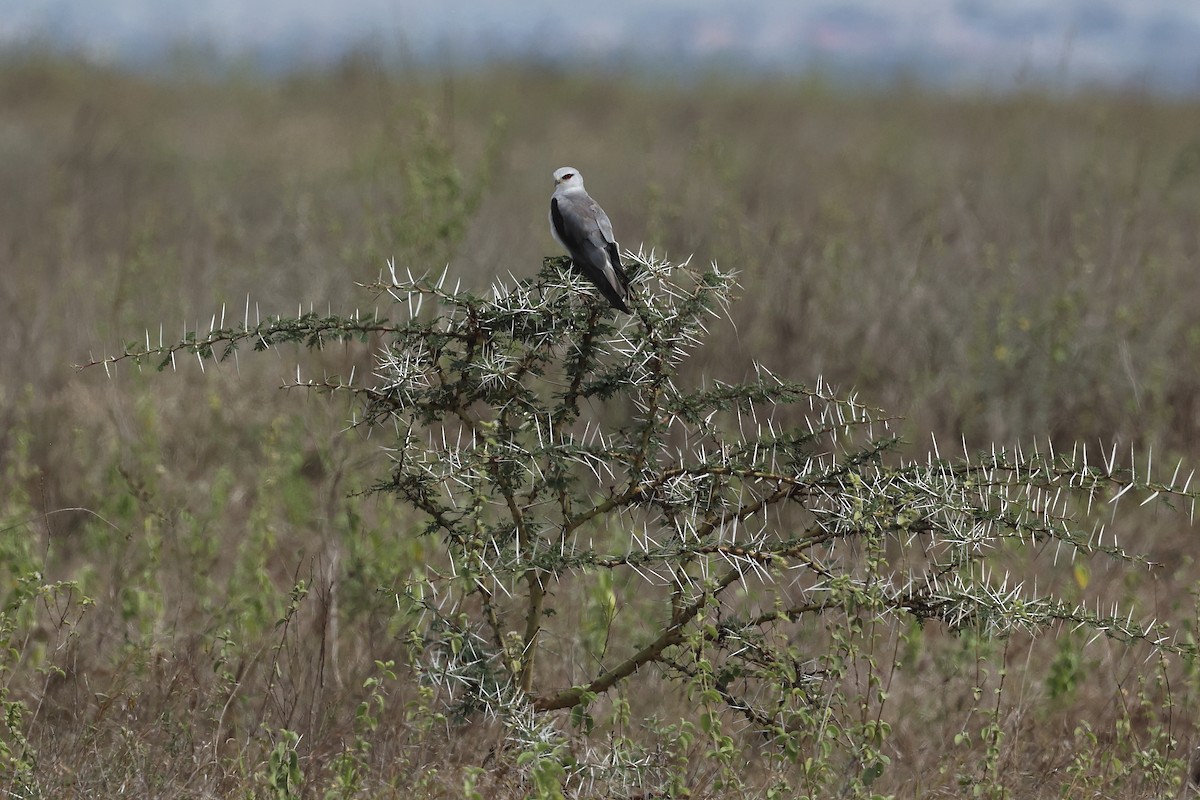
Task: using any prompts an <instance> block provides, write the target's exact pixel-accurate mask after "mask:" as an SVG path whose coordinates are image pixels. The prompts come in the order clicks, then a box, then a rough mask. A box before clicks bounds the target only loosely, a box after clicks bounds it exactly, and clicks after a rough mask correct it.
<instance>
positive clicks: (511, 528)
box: [98, 253, 1197, 796]
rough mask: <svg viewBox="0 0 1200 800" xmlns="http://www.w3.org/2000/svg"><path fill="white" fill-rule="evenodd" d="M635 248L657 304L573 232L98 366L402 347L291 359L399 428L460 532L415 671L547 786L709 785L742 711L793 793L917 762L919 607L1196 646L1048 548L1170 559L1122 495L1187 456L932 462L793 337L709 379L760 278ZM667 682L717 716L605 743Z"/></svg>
mask: <svg viewBox="0 0 1200 800" xmlns="http://www.w3.org/2000/svg"><path fill="white" fill-rule="evenodd" d="M626 257H627V261H628V264H629V266H630V268H631V274H632V279H633V286H634V287H635V289H636V291H635V301H634V304H633V305H634V314H633V315H631V316H624V315H615V314H614V312H612V311H611V310H609V309H608V308H607V307H606V306H605V304H604V303H603V302H601V301H599V300H598V299H597V298H596V297H595V296H594V294H593V292H592V290H591V288H590V287H589V286H588V285H587V284H586V283H585V282H583V281H582V280H580V279H579V278H578V277H577V276H575V275H574V273H572V272H571V271H570V270H568V269H567V268H566V265H567V262H566V260H565V259H546V261H545V263H544V264H543V269H542V270H541V272H540V273H539V274H538V276H537V277H536V278H533V279H528V280H517V279H515V278H512V279H510V280H508V281H506V282H505V281H500V282H497V283H496V284H495V285H494V286H493V288H492V290H491V292H490V293H489V294H488V295H487V296H477V295H474V294H471V293H468V292H464V291H460V290H459V289H458V288H457V287H451V286H450V279H449V278H448V276H447V275H446V274H445V273H443V274H442V275H441V277H440V278H434V277H431V276H425V277H413V276H412V275H411V274H400V273H399V272H398V271H397V270H396V268H395V267H394V266H390V267H389V270H388V271H387V272H386V273H385V274H384V275H383V276H382V277H381V280H380V281H379V282H378V283H377V284H375V285H374V286H373V287H370V288H371V290H372V291H373V292H374V293H375V294H376V295H377V298H378V299H379V300H380V301H381V303H382V304H384V305H385V307H387V308H389V309H390V313H389V314H387V315H383V314H372V315H360V314H354V315H350V316H338V315H332V314H330V315H320V314H316V313H309V314H300V315H297V316H295V317H286V318H285V317H274V318H270V319H267V320H265V321H263V320H256V321H252V320H250V319H249V317H248V316H247V317H246V318H244V319H243V320H242V321H241V323H240V324H233V325H228V326H227V325H226V324H225V321H224V319H221V320H219V321H218V320H217V319H216V318H214V320H213V324H212V326H211V329H210V330H209V331H208V332H203V331H200V332H194V333H190V334H188V335H186V336H185V337H184V338H183V339H182V340H181V341H178V342H174V343H164V342H160V343H159V344H158V345H157V346H155V345H152V343H151V342H149V341H146V342H144V343H134V344H131V345H130V346H129V347H128V348H127V349H126V350H125V352H124V353H122V354H120V355H118V356H115V357H112V358H109V359H106V360H104V361H103V362H98V363H103V364H104V365H105V367H106V368H108V369H112V368H114V367H115V366H116V365H117V364H118V363H120V362H122V361H125V360H127V359H132V360H135V361H137V362H139V363H140V362H147V361H151V360H152V361H153V362H154V363H156V364H157V365H158V366H159V367H160V368H163V367H166V366H168V365H170V364H172V363H174V361H175V359H176V356H177V355H179V354H182V353H190V354H193V355H194V356H197V357H199V359H200V360H201V363H204V361H206V360H210V359H215V360H225V359H229V358H233V357H235V356H236V354H237V352H238V350H239V348H240V347H244V346H247V345H249V346H252V347H253V348H254V349H257V350H262V349H265V348H270V347H274V346H277V345H280V344H283V343H287V342H296V343H300V344H302V345H304V346H306V347H309V348H320V347H322V346H324V345H326V344H328V343H330V342H333V341H344V340H349V339H361V340H363V341H373V342H375V341H377V342H380V343H381V344H380V347H379V350H378V358H377V362H376V367H375V372H374V374H373V375H372V376H361V375H346V376H331V375H322V376H320V377H309V376H305V375H303V374H301V373H300V372H297V375H296V379H295V382H294V385H295V386H296V387H305V388H309V389H312V390H314V391H319V392H330V393H334V394H339V393H340V394H346V395H349V396H350V397H351V398H352V400H353V408H354V414H353V419H352V424H353V425H355V426H358V427H360V428H363V429H367V430H370V431H372V432H373V435H376V436H381V437H382V440H383V442H384V449H385V451H386V453H387V456H388V459H387V462H386V463H387V468H386V470H381V471H380V472H381V474H380V476H379V479H378V481H377V482H376V484H375V486H374V488H373V490H372V491H374V492H378V493H386V494H389V495H394V496H396V497H397V498H399V499H400V500H401V501H402V502H403V504H404V505H405V506H407V507H409V508H410V509H411V510H412V511H413V517H412V519H411V521H410V520H398V527H397V531H396V535H397V536H409V535H422V536H426V537H430V538H431V539H433V540H435V541H436V542H437V547H436V548H435V550H434V552H436V554H437V555H436V558H434V559H432V560H430V561H429V562H428V563H426V564H425V565H423V567H422V568H421V569H419V570H418V571H416V572H415V573H414V574H411V575H404V576H396V582H395V585H394V586H392V587H391V591H393V592H394V594H395V597H396V601H397V603H398V605H399V608H400V609H401V611H402V612H404V613H405V614H407V615H408V617H407V618H408V620H409V623H408V626H407V630H408V638H407V641H408V644H409V646H410V648H409V653H410V655H411V667H412V668H413V669H414V670H415V671H416V673H417V674H418V675H419V676H420V678H421V680H422V681H423V682H424V683H425V684H426V686H427V687H428V688H429V689H430V691H431V692H433V697H434V698H435V701H436V703H437V704H438V705H439V707H440V708H441V709H443V711H444V712H445V713H447V714H453V715H456V717H457V718H459V719H469V718H473V717H476V716H478V715H485V716H491V717H496V718H498V719H500V720H501V721H502V722H503V724H504V725H505V726H506V730H507V731H508V734H507V737H506V742H507V744H506V746H505V747H504V748H500V750H499V751H497V752H499V754H500V755H499V756H497V752H493V754H492V755H491V756H489V758H493V757H500V758H504V757H506V756H505V755H504V754H505V753H507V754H508V755H510V756H514V754H515V760H514V761H513V763H516V764H518V765H520V767H521V769H520V770H518V771H517V775H518V777H516V778H512V780H514V781H517V784H516V785H517V786H518V787H519V788H520V790H521V791H527V792H531V793H534V794H537V795H540V796H554V795H556V794H561V793H562V792H564V791H568V792H573V793H583V794H595V793H607V794H610V795H611V796H616V795H617V794H618V793H620V792H629V791H631V790H632V788H633V787H639V788H640V789H643V790H647V791H653V792H665V793H669V794H673V795H678V794H682V793H684V792H685V791H686V790H687V786H686V782H687V776H686V774H685V771H683V770H681V769H680V768H679V763H678V761H677V757H678V754H679V752H682V751H687V750H689V748H691V747H693V744H694V743H695V742H696V741H703V742H704V743H705V744H704V751H705V752H706V753H708V754H709V755H710V756H712V760H711V763H712V765H713V770H715V772H716V774H715V775H714V776H713V777H711V778H710V780H711V781H712V785H714V786H716V785H724V786H730V785H735V784H736V783H737V782H738V781H739V780H740V778H739V775H738V768H739V766H741V765H744V758H742V757H740V756H739V755H738V752H739V747H738V744H737V742H736V741H735V738H734V734H735V733H736V732H738V731H744V730H749V731H751V732H753V735H755V736H757V737H759V741H760V742H762V743H765V744H766V745H767V751H768V753H769V756H768V757H769V758H771V759H775V760H776V761H777V762H779V763H781V764H786V765H788V766H787V772H786V774H788V775H789V777H788V778H787V780H788V781H794V782H795V783H794V786H793V787H791V788H794V789H795V790H797V791H801V792H803V793H806V794H810V795H819V794H828V793H829V792H832V791H837V792H840V793H843V794H845V795H848V796H857V795H860V794H867V793H869V792H870V788H869V787H871V785H872V784H873V783H874V782H875V781H877V780H878V779H879V777H880V776H881V775H883V774H885V773H886V772H887V769H888V766H889V763H890V756H889V755H888V753H889V748H888V745H887V741H888V736H889V733H890V730H891V727H892V726H891V722H890V718H889V715H888V713H887V708H886V706H887V701H888V684H889V683H890V680H891V676H892V675H893V674H894V673H895V671H896V670H897V668H898V666H899V661H898V659H897V657H896V656H895V654H894V653H890V652H887V651H886V649H884V648H881V647H879V642H880V641H881V639H882V638H884V637H888V638H889V639H890V640H895V639H896V637H897V636H899V635H907V634H906V633H905V632H906V631H909V630H912V629H914V628H915V627H916V628H919V626H922V625H926V626H927V625H937V626H940V627H942V628H944V629H946V630H948V631H951V632H953V633H956V634H959V633H967V634H969V635H971V636H975V637H981V638H984V639H1003V638H1005V637H1008V636H1010V635H1012V634H1014V633H1018V632H1021V633H1026V634H1031V635H1034V636H1037V635H1038V634H1041V633H1043V632H1046V631H1052V630H1053V631H1057V630H1061V629H1063V627H1064V626H1065V627H1067V628H1070V629H1080V628H1082V629H1086V630H1088V631H1091V632H1093V634H1094V635H1097V636H1103V637H1107V638H1108V639H1110V640H1112V641H1115V642H1118V643H1131V642H1141V643H1145V644H1148V645H1149V646H1150V647H1151V648H1153V649H1154V650H1157V651H1158V652H1161V653H1168V652H1172V651H1179V650H1182V649H1186V648H1184V647H1183V645H1181V644H1179V643H1177V642H1176V641H1174V640H1173V639H1172V638H1170V636H1169V634H1168V632H1167V631H1166V630H1165V628H1163V627H1162V626H1160V625H1158V624H1156V623H1143V622H1140V621H1139V613H1140V612H1138V611H1137V610H1135V609H1125V608H1117V607H1116V605H1115V604H1109V603H1105V604H1103V605H1101V604H1100V603H1097V604H1095V605H1092V604H1088V605H1084V604H1082V603H1080V602H1079V601H1078V600H1076V599H1072V598H1070V597H1069V595H1068V593H1065V592H1062V591H1059V590H1057V589H1056V587H1055V586H1054V585H1053V584H1052V583H1049V584H1045V583H1044V584H1041V585H1038V584H1037V583H1036V582H1035V581H1033V580H1031V579H1030V574H1027V572H1022V564H1025V563H1026V559H1025V554H1027V553H1029V552H1032V551H1042V550H1044V549H1045V548H1050V549H1052V550H1054V551H1055V552H1056V553H1057V557H1058V558H1061V559H1067V560H1069V561H1071V562H1074V561H1076V560H1078V561H1079V562H1080V563H1084V562H1086V561H1087V560H1089V559H1093V558H1103V559H1107V560H1108V561H1109V562H1110V563H1111V564H1112V565H1114V566H1115V567H1117V568H1125V569H1129V570H1133V569H1137V568H1139V567H1140V566H1143V565H1145V564H1146V563H1147V560H1146V559H1145V558H1144V557H1143V556H1141V555H1139V554H1138V553H1136V552H1127V551H1126V550H1124V549H1122V547H1121V546H1120V545H1119V544H1118V543H1117V541H1116V539H1115V537H1114V536H1113V535H1112V533H1110V529H1109V526H1106V524H1105V521H1106V520H1108V519H1109V518H1110V517H1111V516H1112V515H1114V514H1115V506H1116V504H1117V502H1118V501H1119V500H1120V499H1122V498H1133V499H1136V500H1137V502H1138V503H1140V504H1141V505H1142V506H1146V505H1147V504H1150V503H1154V504H1164V503H1167V504H1169V503H1171V502H1172V501H1174V502H1175V504H1176V505H1183V506H1185V510H1190V508H1191V506H1193V505H1194V502H1195V498H1196V495H1197V492H1196V491H1195V490H1193V489H1191V475H1190V473H1187V474H1184V473H1185V471H1184V470H1182V469H1181V468H1179V467H1176V468H1175V469H1174V472H1173V474H1172V475H1171V477H1170V479H1161V478H1156V477H1155V472H1154V470H1153V464H1152V458H1150V457H1147V458H1146V460H1145V462H1144V466H1143V465H1142V464H1143V462H1138V464H1136V465H1135V463H1134V461H1133V460H1132V459H1133V455H1132V454H1131V455H1130V456H1129V458H1128V459H1126V458H1125V457H1124V456H1122V457H1121V458H1118V456H1117V454H1116V451H1115V450H1111V451H1108V452H1104V453H1100V452H1097V451H1095V450H1094V449H1093V450H1089V449H1087V448H1085V447H1082V446H1077V447H1075V448H1073V449H1071V450H1070V451H1067V452H1063V451H1061V450H1060V451H1056V450H1054V449H1053V448H1052V447H1050V446H1049V445H1048V444H1047V445H1043V446H1034V447H1030V448H1018V449H1016V450H1012V449H1001V448H994V449H992V450H990V451H988V452H983V453H975V454H972V453H967V452H962V453H961V454H959V455H956V456H953V457H949V456H941V455H938V456H934V457H929V458H922V459H911V458H906V457H905V456H904V454H903V452H902V448H901V443H900V441H899V439H898V438H897V437H896V436H895V435H894V434H893V433H892V431H891V429H890V426H889V422H890V420H889V418H888V417H887V416H886V415H885V414H883V412H880V411H878V410H875V409H872V408H870V407H868V406H867V405H865V404H863V403H862V402H860V401H859V400H858V399H857V398H855V397H854V396H842V395H839V394H838V393H837V392H836V391H834V390H832V389H831V388H830V387H828V386H826V385H824V384H823V383H822V382H821V381H820V380H818V381H817V382H816V384H815V385H814V386H805V385H802V384H799V383H795V382H792V381H790V380H787V379H785V378H784V377H782V376H781V375H780V374H778V373H779V372H781V371H782V370H781V369H780V368H779V367H778V366H776V367H775V368H774V369H772V368H771V367H769V366H768V365H767V364H765V363H755V364H752V365H747V369H746V372H747V375H748V377H747V379H746V380H745V382H743V383H737V384H728V383H721V382H711V383H708V384H706V385H702V386H690V385H686V384H685V383H684V382H683V381H682V380H681V379H680V373H679V368H680V365H681V364H682V363H683V362H684V361H685V360H686V359H687V358H688V357H689V355H690V354H691V353H692V352H693V351H694V350H695V349H696V348H697V347H698V346H699V345H700V344H701V343H702V342H703V340H704V339H705V337H706V336H707V335H708V327H709V325H711V324H713V323H714V321H720V320H721V319H722V318H723V317H725V316H726V315H727V311H728V308H729V304H730V303H731V301H732V297H733V293H734V291H735V289H736V283H735V278H734V275H733V274H732V273H730V272H726V271H722V270H720V269H719V268H718V267H717V266H715V265H713V266H711V267H708V268H700V267H695V266H692V265H690V264H688V263H684V264H671V263H668V262H666V261H664V260H661V259H658V258H655V257H654V256H653V255H652V254H651V255H647V254H645V253H636V254H635V253H627V254H626ZM764 360H765V359H764ZM409 522H411V524H407V525H406V524H404V523H409ZM1117 583H1118V582H1116V581H1114V582H1113V584H1114V585H1115V584H1117ZM579 609H582V611H580V610H579ZM638 682H643V683H645V682H654V683H655V685H658V686H664V687H666V690H668V691H676V692H678V693H679V694H681V695H683V696H686V697H687V698H689V699H690V701H691V704H690V705H691V708H692V709H693V712H694V713H693V716H691V717H690V718H688V719H684V720H682V721H681V722H680V723H679V724H677V725H674V726H670V727H668V728H662V727H660V728H658V729H657V730H658V733H659V734H662V735H668V736H671V737H674V745H673V747H674V749H673V750H672V749H671V748H670V747H668V748H665V749H663V748H659V749H656V748H655V746H654V745H652V744H647V743H646V742H644V741H643V742H640V743H639V742H638V741H636V740H635V739H634V738H632V737H630V738H622V737H616V738H612V739H610V741H608V742H607V743H606V744H605V745H604V746H603V747H601V746H600V745H598V744H597V743H596V742H594V741H589V740H587V739H586V734H587V733H588V732H590V731H591V730H592V729H593V726H594V725H595V723H596V719H595V711H596V709H597V708H605V709H608V710H609V711H610V712H611V714H612V715H613V716H614V717H615V718H622V719H626V720H628V719H629V717H630V716H631V714H632V711H631V709H630V704H629V701H628V699H627V694H626V693H627V692H629V691H630V690H631V689H630V687H631V686H633V685H636V684H637V683H638ZM554 712H569V713H566V714H560V713H554ZM655 714H656V711H655V709H653V708H647V709H643V711H642V716H643V717H644V718H645V719H647V720H648V719H650V718H651V717H653V716H655ZM572 727H573V728H574V729H575V730H576V731H577V733H574V734H572V733H571V730H572ZM979 735H980V736H981V737H983V738H984V739H987V738H988V737H992V740H991V741H992V744H995V739H996V738H997V737H999V736H1000V735H1001V733H1000V731H999V728H998V727H997V726H995V725H992V726H990V727H989V726H986V725H985V726H983V728H982V729H981V730H980V732H979ZM581 736H582V737H583V738H580V737H581ZM573 737H574V738H573ZM601 751H603V752H601ZM673 759H676V760H673ZM739 762H740V763H739ZM990 768H992V769H994V768H995V764H994V763H992V764H991V766H990ZM985 771H986V770H985ZM993 777H994V776H993ZM1177 779H1178V778H1177V776H1175V777H1170V776H1164V777H1162V778H1161V781H1163V782H1165V783H1169V782H1170V781H1171V780H1177ZM1160 788H1161V787H1160Z"/></svg>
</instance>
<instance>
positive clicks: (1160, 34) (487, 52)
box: [0, 0, 1200, 93]
mask: <svg viewBox="0 0 1200 800" xmlns="http://www.w3.org/2000/svg"><path fill="white" fill-rule="evenodd" d="M0 7H2V10H0V44H6V43H7V44H13V43H21V42H28V41H31V40H37V41H45V42H50V43H52V44H54V46H56V47H60V48H62V49H69V50H76V51H81V52H85V53H87V54H88V55H89V56H91V57H93V58H97V59H101V60H109V61H113V62H117V63H126V64H134V65H147V64H154V63H157V62H158V61H159V60H160V59H161V58H162V56H163V54H164V53H166V52H168V51H170V49H171V48H172V46H173V45H175V44H177V43H179V42H188V41H190V42H199V43H202V44H203V45H204V46H206V47H208V48H210V49H211V51H212V52H213V53H215V54H216V55H218V56H239V57H241V56H249V57H251V58H252V59H254V60H256V61H257V62H258V63H260V64H262V65H263V66H266V67H268V68H286V67H288V66H291V65H294V64H297V63H313V62H317V63H320V62H324V61H328V60H333V59H336V58H337V57H338V56H339V55H341V54H342V53H344V52H346V50H347V49H348V48H351V47H354V46H362V45H364V44H365V45H366V46H368V47H370V48H372V49H374V50H376V51H378V52H379V53H381V54H382V55H383V56H384V57H385V58H394V59H395V60H396V61H397V62H399V63H404V62H406V61H411V60H418V61H423V60H432V61H435V62H437V63H446V62H447V61H449V62H453V63H458V64H471V63H478V62H479V61H486V60H488V59H493V58H522V59H532V60H535V61H539V62H545V63H556V64H558V63H562V64H581V65H585V66H586V65H592V64H609V63H635V64H640V65H646V66H654V67H658V68H666V69H669V70H673V71H677V72H680V73H684V74H686V73H687V71H688V70H689V69H692V68H694V66H695V65H696V64H704V63H707V64H709V65H710V66H711V65H712V64H713V63H721V64H733V65H737V66H739V67H741V68H747V69H751V70H766V71H771V72H792V71H799V70H802V69H804V68H807V67H811V66H813V65H820V66H822V67H823V68H825V69H827V70H828V71H830V72H834V73H840V74H846V75H849V76H856V77H861V78H881V77H882V78H884V79H886V77H887V76H888V75H889V74H893V73H894V72H895V71H896V70H897V69H899V68H904V69H906V70H908V71H909V72H911V73H915V74H918V75H920V76H921V77H923V78H924V79H926V80H929V81H931V82H934V83H938V84H942V85H949V86H954V85H960V84H964V83H966V84H970V83H977V82H983V83H987V84H991V85H1008V84H1011V83H1012V82H1013V81H1015V80H1027V79H1039V80H1050V81H1055V82H1059V83H1063V82H1065V83H1069V84H1075V83H1080V82H1085V83H1086V82H1103V83H1109V84H1127V83H1135V84H1139V85H1143V84H1148V85H1153V86H1156V87H1160V88H1164V89H1168V90H1171V91H1185V92H1191V93H1198V92H1200V2H1196V1H1195V0H1047V1H1045V2H1038V1H1035V0H842V1H841V2H838V1H836V0H812V2H792V1H790V0H656V1H655V2H645V1H644V0H643V1H639V0H609V1H608V2H605V3H603V4H600V3H595V4H580V3H569V2H563V0H472V1H468V0H432V1H431V0H338V2H317V0H258V2H239V1H238V0H187V1H186V2H175V1H174V0H0Z"/></svg>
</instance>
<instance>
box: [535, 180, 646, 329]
mask: <svg viewBox="0 0 1200 800" xmlns="http://www.w3.org/2000/svg"><path fill="white" fill-rule="evenodd" d="M550 221H551V223H552V224H553V225H554V232H555V234H557V236H558V240H559V241H560V242H562V244H563V246H564V247H566V248H567V253H569V254H570V256H571V262H572V263H573V264H574V265H575V267H576V268H577V269H578V270H579V271H580V272H582V273H583V274H584V276H585V277H587V278H588V280H590V281H591V282H592V283H594V284H595V285H596V288H598V289H599V290H600V292H601V294H603V295H604V296H605V297H606V298H607V299H608V301H609V302H610V303H612V304H613V306H615V307H616V308H619V309H621V310H622V311H624V312H626V313H629V308H628V306H626V305H625V296H626V294H627V286H628V285H629V278H628V277H626V275H625V273H624V271H623V270H622V269H621V258H620V256H619V255H618V253H617V245H616V242H614V241H613V235H612V223H611V222H609V219H608V215H607V214H605V213H604V211H603V209H601V208H600V206H599V205H598V204H597V203H596V201H594V200H592V198H591V197H588V196H587V195H586V194H584V195H581V196H572V195H569V194H556V195H555V196H554V197H552V198H551V199H550Z"/></svg>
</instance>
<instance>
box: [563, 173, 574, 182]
mask: <svg viewBox="0 0 1200 800" xmlns="http://www.w3.org/2000/svg"><path fill="white" fill-rule="evenodd" d="M574 177H575V173H574V172H568V173H567V174H566V175H563V178H562V179H563V180H564V181H569V180H571V178H574Z"/></svg>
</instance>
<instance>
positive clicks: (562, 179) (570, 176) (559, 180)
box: [554, 167, 583, 189]
mask: <svg viewBox="0 0 1200 800" xmlns="http://www.w3.org/2000/svg"><path fill="white" fill-rule="evenodd" d="M559 186H561V187H563V188H564V189H582V188H583V176H582V175H580V174H579V170H577V169H575V168H574V167H559V168H558V169H556V170H554V187H555V188H558V187H559Z"/></svg>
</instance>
